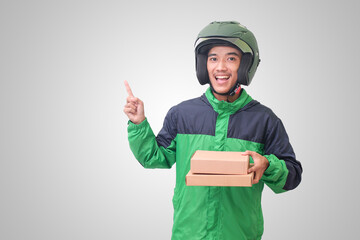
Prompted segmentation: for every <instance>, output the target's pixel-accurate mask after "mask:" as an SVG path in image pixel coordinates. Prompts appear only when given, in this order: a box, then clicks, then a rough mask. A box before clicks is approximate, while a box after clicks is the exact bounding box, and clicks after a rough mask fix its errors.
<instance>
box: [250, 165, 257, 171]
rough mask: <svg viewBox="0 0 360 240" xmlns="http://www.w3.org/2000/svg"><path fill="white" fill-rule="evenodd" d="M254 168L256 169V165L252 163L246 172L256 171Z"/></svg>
mask: <svg viewBox="0 0 360 240" xmlns="http://www.w3.org/2000/svg"><path fill="white" fill-rule="evenodd" d="M256 170H257V167H256V166H255V165H254V166H252V167H251V168H249V169H248V173H252V172H256Z"/></svg>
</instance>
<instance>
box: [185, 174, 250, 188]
mask: <svg viewBox="0 0 360 240" xmlns="http://www.w3.org/2000/svg"><path fill="white" fill-rule="evenodd" d="M185 179H186V180H185V181H186V185H187V186H227V187H251V186H252V184H253V179H254V173H250V174H246V175H229V174H227V175H223V174H195V173H193V172H192V170H190V171H189V173H188V174H187V175H186V178H185Z"/></svg>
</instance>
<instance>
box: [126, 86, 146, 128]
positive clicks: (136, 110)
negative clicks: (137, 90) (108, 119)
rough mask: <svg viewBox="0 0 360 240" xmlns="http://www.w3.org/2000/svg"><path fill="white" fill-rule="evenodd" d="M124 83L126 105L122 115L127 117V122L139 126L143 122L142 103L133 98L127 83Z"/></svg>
mask: <svg viewBox="0 0 360 240" xmlns="http://www.w3.org/2000/svg"><path fill="white" fill-rule="evenodd" d="M124 83H125V88H126V91H127V93H128V97H127V98H126V104H125V107H124V113H125V114H126V115H127V116H128V118H129V120H130V121H131V122H133V123H135V124H140V123H141V122H142V121H144V120H145V112H144V103H143V102H142V101H141V100H140V99H139V98H137V97H134V94H133V93H132V91H131V88H130V86H129V83H128V82H127V81H125V82H124Z"/></svg>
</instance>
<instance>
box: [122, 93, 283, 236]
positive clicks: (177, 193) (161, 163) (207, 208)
mask: <svg viewBox="0 0 360 240" xmlns="http://www.w3.org/2000/svg"><path fill="white" fill-rule="evenodd" d="M205 95H206V97H207V99H208V100H209V102H210V104H211V105H212V106H213V108H214V110H215V111H216V112H217V113H218V114H219V115H218V118H217V121H216V131H215V136H210V135H201V134H177V136H176V137H175V139H173V141H172V142H171V144H170V146H168V147H167V148H164V147H159V146H158V145H157V142H156V139H155V135H154V133H153V132H152V130H151V128H150V125H149V123H148V122H147V120H145V121H144V122H142V123H141V124H139V125H135V124H133V123H131V122H130V123H129V126H128V133H129V135H128V138H129V143H130V147H131V150H132V151H133V153H134V155H135V157H136V159H137V160H138V161H139V162H140V163H141V164H142V165H143V166H144V167H145V168H170V167H171V166H172V165H173V164H174V163H175V162H176V186H175V189H174V197H173V206H174V225H173V234H172V239H173V240H191V239H194V240H198V239H214V240H215V239H224V240H233V239H261V236H262V234H263V216H262V209H261V193H262V190H263V188H264V183H266V184H267V185H268V186H269V187H270V188H271V189H272V190H273V191H274V192H276V193H280V192H283V191H284V190H283V189H282V188H283V186H284V184H285V181H286V177H287V173H288V170H287V168H286V166H285V162H284V161H283V160H279V159H278V158H277V157H276V156H274V155H268V156H266V157H267V159H268V160H269V162H270V165H269V168H268V169H267V170H266V171H265V173H264V175H263V178H262V179H261V181H260V182H259V183H258V184H255V185H253V187H203V186H186V184H185V176H186V174H187V173H188V171H189V170H190V158H191V156H192V155H193V153H194V152H195V151H196V150H213V151H246V150H251V151H255V152H258V153H259V154H262V155H263V154H264V146H263V144H260V143H255V142H250V141H245V140H241V139H234V138H227V137H226V136H227V134H226V133H227V128H228V122H229V116H230V115H231V114H233V113H235V112H236V111H238V110H239V109H241V108H243V107H244V106H245V105H246V104H248V103H249V102H250V101H251V100H252V99H251V97H250V96H249V95H248V94H247V93H246V91H245V90H243V92H242V94H241V96H240V98H239V99H237V100H236V101H235V102H233V103H228V102H224V101H218V100H217V99H216V98H215V97H214V95H213V94H212V93H211V91H210V90H208V91H207V92H206V93H205Z"/></svg>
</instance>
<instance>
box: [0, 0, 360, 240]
mask: <svg viewBox="0 0 360 240" xmlns="http://www.w3.org/2000/svg"><path fill="white" fill-rule="evenodd" d="M359 10H360V4H359V2H358V1H356V0H354V1H309V0H305V1H304V0H302V1H285V0H283V1H280V0H273V1H265V0H264V1H260V0H259V1H241V0H236V1H225V0H222V1H212V0H206V1H204V0H199V1H178V2H173V1H165V0H162V1H156V0H153V1H126V3H125V1H107V0H103V1H7V0H2V1H1V2H0V239H6V240H11V239H36V240H39V239H46V240H47V239H88V240H90V239H170V236H171V227H172V214H173V208H172V202H171V198H172V195H173V188H174V183H175V171H174V169H175V166H174V167H173V169H171V170H146V169H143V168H142V167H141V165H140V164H139V163H138V162H137V161H136V160H135V159H134V157H133V155H132V153H131V151H130V149H129V146H128V142H127V132H126V127H127V118H126V116H125V115H124V113H123V112H122V111H123V110H122V109H123V106H124V104H125V98H126V91H125V88H124V86H123V81H124V80H128V81H129V83H130V85H131V87H132V89H133V92H134V94H135V95H136V96H138V97H140V98H141V99H142V100H143V101H144V102H145V111H146V116H147V117H148V119H149V122H150V124H151V126H152V128H153V130H154V132H155V133H157V132H158V131H159V130H160V128H161V126H162V122H163V119H164V117H165V115H166V113H167V111H168V109H169V108H170V107H171V106H173V105H175V104H178V103H179V102H181V101H183V100H186V99H189V98H194V97H198V96H200V95H201V94H202V93H203V92H204V91H205V90H206V86H200V85H199V84H198V82H197V79H196V76H195V67H194V50H193V44H194V42H195V39H196V36H197V34H198V32H199V31H200V30H201V29H202V28H203V27H205V26H206V25H207V24H208V23H210V22H211V21H214V20H236V21H239V22H240V23H242V24H244V25H246V26H247V27H248V28H249V29H250V30H251V31H252V32H253V33H254V34H255V36H256V38H257V40H258V44H259V49H260V58H261V60H262V61H261V63H260V66H259V68H258V71H257V73H256V74H255V77H254V79H253V82H252V84H251V85H250V86H249V87H247V88H246V89H247V91H248V93H249V94H250V95H251V96H252V97H253V98H255V99H257V100H258V101H260V102H261V103H263V104H265V105H267V106H268V107H270V108H272V109H273V111H274V112H275V113H276V114H277V115H278V116H279V117H280V118H281V119H282V121H283V122H284V125H285V127H286V129H287V132H288V134H289V136H290V141H291V143H292V145H293V147H294V149H295V152H296V154H297V158H298V159H299V160H300V161H301V163H302V165H303V168H304V173H303V181H302V183H301V184H300V186H299V187H298V188H297V189H295V190H294V191H290V192H287V193H284V194H278V195H276V194H274V193H272V192H271V190H269V188H267V187H266V189H265V190H264V194H263V211H264V219H265V232H264V236H263V239H265V240H269V239H277V240H279V239H286V240H288V239H299V240H303V239H355V238H356V236H357V235H358V234H357V233H358V226H357V225H358V224H357V220H358V219H357V218H358V216H359V213H360V212H359V204H358V203H359V200H360V198H359V187H358V184H357V182H358V177H357V175H358V169H359V153H358V150H359V139H358V135H359V133H360V131H359V130H360V129H359V122H360V115H359V103H360V101H359V100H360V99H359V94H358V91H359V87H360V84H359V80H360V79H359V73H360V72H359V69H360V68H359V66H358V64H359V53H360V47H359V43H360V35H359V26H358V25H359V22H360V17H359V14H358V13H359Z"/></svg>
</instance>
